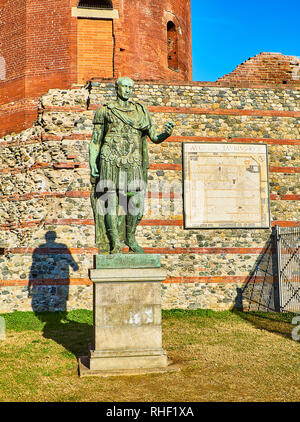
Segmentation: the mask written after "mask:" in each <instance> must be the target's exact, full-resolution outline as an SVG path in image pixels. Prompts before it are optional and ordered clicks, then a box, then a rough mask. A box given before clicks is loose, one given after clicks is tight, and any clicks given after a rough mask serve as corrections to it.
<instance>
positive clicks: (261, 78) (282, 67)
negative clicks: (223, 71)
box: [218, 53, 300, 87]
mask: <svg viewBox="0 0 300 422" xmlns="http://www.w3.org/2000/svg"><path fill="white" fill-rule="evenodd" d="M218 82H220V83H221V84H222V85H223V86H249V87H251V86H255V85H287V86H297V87H300V58H297V57H295V56H284V55H282V54H281V53H260V54H258V55H256V56H254V57H251V58H250V59H248V60H246V61H245V62H244V63H242V64H240V65H239V66H237V68H236V69H235V70H234V71H233V72H231V73H229V74H228V75H225V76H223V77H221V78H219V79H218Z"/></svg>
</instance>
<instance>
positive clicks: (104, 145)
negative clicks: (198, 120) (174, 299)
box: [89, 77, 174, 253]
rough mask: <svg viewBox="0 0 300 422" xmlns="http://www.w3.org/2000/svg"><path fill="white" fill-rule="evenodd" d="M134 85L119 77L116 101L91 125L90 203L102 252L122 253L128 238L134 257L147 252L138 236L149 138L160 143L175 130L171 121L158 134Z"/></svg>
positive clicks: (97, 112) (101, 108) (102, 109)
mask: <svg viewBox="0 0 300 422" xmlns="http://www.w3.org/2000/svg"><path fill="white" fill-rule="evenodd" d="M133 86H134V82H133V81H132V80H131V79H130V78H128V77H121V78H119V79H118V80H117V81H116V83H115V88H116V92H117V99H116V100H115V101H111V102H109V103H107V104H104V105H103V106H102V107H99V108H98V110H97V111H96V113H95V117H94V122H93V123H94V131H93V136H92V139H91V142H90V149H89V152H90V168H91V183H92V190H91V203H92V208H93V212H94V219H95V225H96V244H97V245H98V247H99V251H100V252H101V251H102V252H107V251H108V250H109V251H110V253H121V252H122V243H121V239H122V238H124V241H125V244H126V245H127V246H128V247H129V249H130V252H133V253H144V251H143V249H142V248H141V246H140V245H139V244H138V243H137V241H136V239H135V232H136V228H137V226H138V224H139V223H140V221H141V219H142V217H143V203H144V196H145V190H146V184H147V172H148V167H149V164H148V146H147V136H149V138H150V139H151V141H152V142H154V143H156V144H159V143H161V142H163V141H164V140H165V139H167V138H168V137H169V136H170V135H171V134H172V130H173V126H174V125H173V123H171V122H168V123H167V124H166V125H165V131H164V132H163V133H162V134H159V135H158V134H157V132H156V127H155V125H154V124H153V123H152V119H151V117H150V114H149V112H148V110H147V108H146V107H145V106H144V105H143V104H141V103H138V102H132V101H130V99H129V98H130V96H131V94H132V90H133ZM120 208H122V210H123V215H120ZM122 218H123V221H124V222H123V232H122Z"/></svg>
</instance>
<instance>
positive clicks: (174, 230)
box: [0, 80, 300, 312]
mask: <svg viewBox="0 0 300 422" xmlns="http://www.w3.org/2000/svg"><path fill="white" fill-rule="evenodd" d="M114 95H115V92H114V85H113V83H112V82H104V81H97V80H94V82H92V83H91V84H89V86H88V87H86V88H83V87H80V88H77V89H70V90H60V89H51V90H50V91H49V92H48V93H47V94H45V95H44V96H42V97H41V98H40V100H39V104H38V119H37V121H36V123H35V124H34V125H33V126H32V127H30V128H28V129H26V130H25V131H23V132H21V133H19V134H16V135H6V136H5V137H4V138H2V139H1V140H0V150H1V154H0V163H1V164H0V177H1V184H0V230H1V240H2V242H5V243H6V244H7V248H5V249H4V250H1V249H0V252H2V253H1V255H0V274H1V280H0V312H11V311H14V310H31V309H32V308H33V309H34V310H50V311H54V310H63V309H65V307H66V306H67V309H69V310H70V309H76V308H88V309H92V286H91V282H90V280H89V278H88V270H89V269H90V268H92V267H93V255H95V254H96V253H97V248H96V247H95V243H94V222H93V216H92V210H91V206H90V200H89V190H90V182H89V166H88V145H89V141H90V138H91V133H92V120H93V115H94V112H95V110H96V109H97V107H99V106H100V105H101V104H103V103H105V102H106V101H107V100H108V99H110V98H111V97H112V96H114ZM134 100H137V101H142V102H143V103H144V104H146V105H147V106H148V108H149V109H150V111H151V113H152V116H153V120H154V121H155V123H156V124H157V126H158V129H160V130H162V129H163V124H164V123H165V121H166V120H172V121H173V122H174V123H175V124H176V126H175V129H174V133H173V136H172V137H170V138H169V139H168V140H167V141H166V142H164V143H163V144H161V145H155V144H152V143H150V142H149V152H150V168H149V185H148V197H147V201H146V202H147V203H146V212H145V216H144V219H143V220H142V223H141V225H140V226H139V227H138V241H139V242H140V244H141V245H142V246H143V247H144V248H145V251H146V252H147V253H159V254H161V255H162V263H163V266H164V267H165V269H166V270H167V279H166V281H165V283H163V286H162V295H163V296H162V297H163V307H164V308H176V307H179V308H189V309H195V308H210V309H216V310H221V309H231V308H232V307H234V306H235V307H238V308H246V307H247V298H245V297H243V293H242V291H243V289H244V287H245V286H246V284H247V282H249V279H250V278H251V274H253V271H254V270H255V268H256V266H257V263H258V262H259V260H261V259H262V258H263V257H264V256H266V257H267V260H268V259H269V258H270V259H271V260H272V250H270V249H268V244H269V243H268V242H269V240H270V235H271V229H238V230H233V229H226V230H225V229H224V230H221V229H220V230H203V229H202V230H185V229H184V228H183V204H182V196H181V193H182V192H181V186H182V152H181V151H182V149H181V147H182V142H185V141H193V142H240V143H244V142H245V143H266V144H268V150H269V181H270V186H269V187H270V198H271V219H272V226H274V225H275V224H278V225H280V226H282V227H289V226H296V225H299V211H300V207H299V203H300V202H299V200H300V130H299V128H300V125H299V119H300V91H299V90H298V89H297V88H296V87H295V88H288V89H287V88H286V89H283V88H279V87H273V88H271V87H267V88H262V87H257V88H245V87H244V88H243V87H221V86H216V85H215V84H213V83H212V84H210V85H209V84H207V83H206V84H205V83H202V84H201V83H187V82H185V83H183V82H177V83H175V82H173V83H163V82H162V83H158V82H155V83H151V82H139V83H137V84H136V87H135V92H134ZM163 182H171V183H173V185H174V186H176V187H177V188H178V189H177V190H176V189H175V190H174V192H172V195H171V214H170V213H169V210H168V209H167V208H166V204H167V201H165V197H166V196H165V195H166V192H164V190H163V188H162V189H160V190H157V189H158V187H159V186H160V187H161V186H162V183H163ZM273 276H274V274H273V275H271V276H268V277H267V278H265V276H264V273H263V272H262V273H259V274H257V277H256V281H255V282H256V283H257V285H258V286H259V283H262V281H263V280H264V282H265V281H266V280H267V282H268V283H269V284H272V283H273V281H274V277H273ZM260 294H265V293H264V291H263V290H261V292H260Z"/></svg>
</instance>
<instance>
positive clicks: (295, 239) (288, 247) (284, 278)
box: [275, 226, 300, 313]
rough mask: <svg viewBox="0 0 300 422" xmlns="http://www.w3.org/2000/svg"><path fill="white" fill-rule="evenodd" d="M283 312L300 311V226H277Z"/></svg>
mask: <svg viewBox="0 0 300 422" xmlns="http://www.w3.org/2000/svg"><path fill="white" fill-rule="evenodd" d="M275 233H276V244H277V248H276V249H277V265H278V287H279V304H280V309H279V310H280V311H281V312H295V313H300V227H288V228H281V227H278V226H276V227H275Z"/></svg>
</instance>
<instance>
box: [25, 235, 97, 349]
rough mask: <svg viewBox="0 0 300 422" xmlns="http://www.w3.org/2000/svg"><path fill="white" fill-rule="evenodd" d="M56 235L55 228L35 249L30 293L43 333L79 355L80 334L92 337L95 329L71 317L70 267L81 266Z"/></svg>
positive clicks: (76, 267)
mask: <svg viewBox="0 0 300 422" xmlns="http://www.w3.org/2000/svg"><path fill="white" fill-rule="evenodd" d="M56 237H57V236H56V232H55V231H48V232H47V233H46V234H45V239H46V242H45V243H43V244H41V245H39V246H38V247H37V248H36V249H35V250H34V251H33V254H32V265H31V269H30V274H29V284H28V296H29V297H30V298H31V306H32V310H33V312H34V313H35V315H36V317H37V318H38V319H39V320H40V321H41V322H42V323H44V327H43V336H44V337H45V338H50V339H52V340H54V341H56V342H57V343H59V344H61V345H63V346H64V347H65V348H66V349H67V350H69V351H71V352H72V353H75V354H76V353H77V351H78V352H80V351H81V350H80V345H79V344H78V341H79V337H80V336H82V335H85V336H88V338H89V337H91V335H90V331H91V328H90V325H89V324H82V323H79V322H76V321H73V320H70V319H68V313H67V301H68V299H69V285H70V268H72V270H73V271H78V269H79V267H78V264H77V263H76V261H75V260H74V258H73V257H72V254H71V252H70V250H69V248H68V247H67V245H65V244H64V243H57V242H56ZM74 333H77V337H76V336H74V335H73V334H74ZM80 333H81V334H80ZM84 341H86V340H85V339H84ZM84 341H83V344H85V345H86V342H85V343H84ZM78 347H79V350H78Z"/></svg>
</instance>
